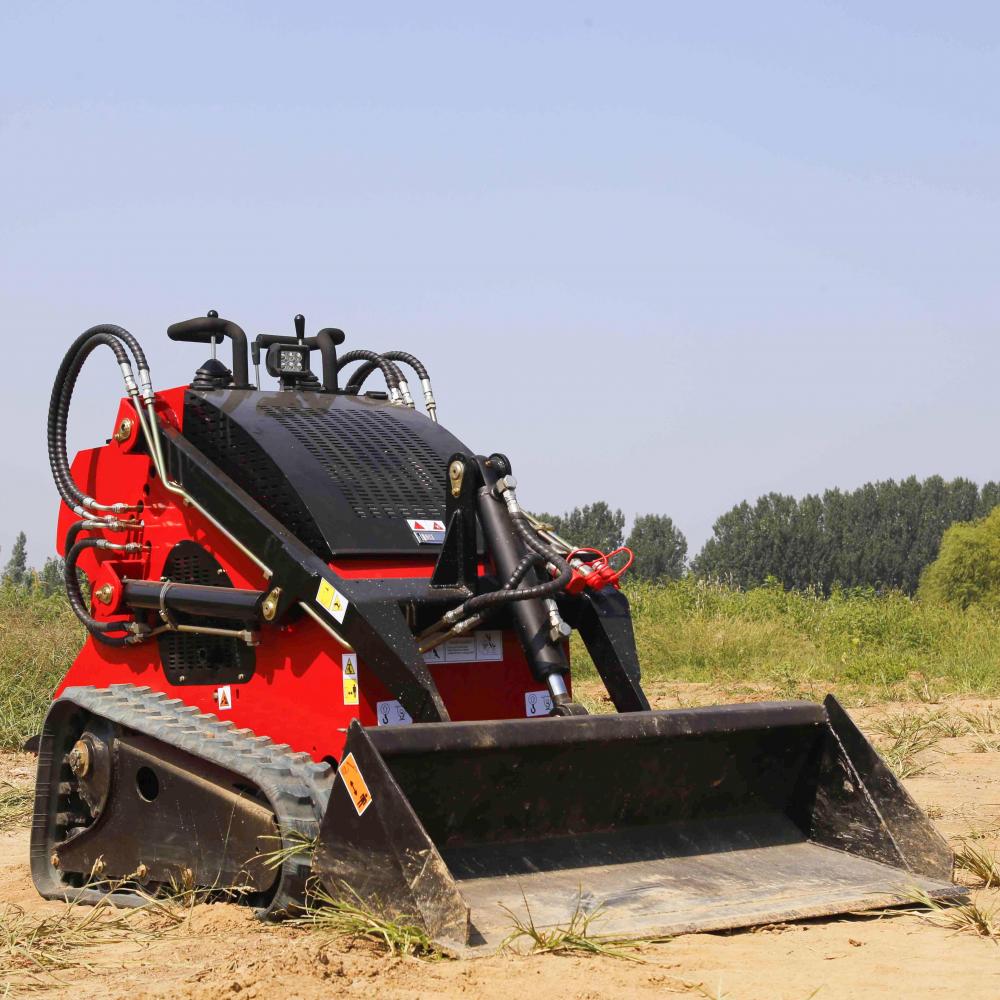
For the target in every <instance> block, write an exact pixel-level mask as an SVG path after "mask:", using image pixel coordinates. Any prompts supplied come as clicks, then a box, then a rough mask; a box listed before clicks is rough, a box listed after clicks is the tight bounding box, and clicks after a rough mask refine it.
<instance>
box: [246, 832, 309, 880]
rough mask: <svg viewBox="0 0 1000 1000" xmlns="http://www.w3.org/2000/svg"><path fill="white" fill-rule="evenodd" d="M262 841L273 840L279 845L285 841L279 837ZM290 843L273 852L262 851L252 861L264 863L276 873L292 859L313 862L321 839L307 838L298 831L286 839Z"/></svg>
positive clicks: (264, 838) (266, 838)
mask: <svg viewBox="0 0 1000 1000" xmlns="http://www.w3.org/2000/svg"><path fill="white" fill-rule="evenodd" d="M261 839H262V840H273V841H275V842H276V843H278V844H283V839H282V838H281V837H277V836H269V837H262V838H261ZM284 839H287V840H288V841H289V843H288V845H287V846H279V847H276V848H275V849H274V850H273V851H262V852H261V853H260V854H257V855H255V856H254V857H253V858H251V859H250V860H251V861H258V860H259V861H263V863H264V867H265V868H267V869H268V870H269V871H275V870H276V869H278V868H280V867H281V866H282V865H283V864H284V863H285V862H286V861H288V860H290V859H291V858H299V857H301V858H303V859H305V860H309V861H311V860H312V856H313V855H314V854H315V853H316V847H317V845H318V844H319V837H318V836H316V837H307V836H306V835H305V834H304V833H299V831H298V830H289V831H288V832H287V833H286V834H285V838H284Z"/></svg>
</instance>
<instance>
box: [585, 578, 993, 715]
mask: <svg viewBox="0 0 1000 1000" xmlns="http://www.w3.org/2000/svg"><path fill="white" fill-rule="evenodd" d="M625 592H626V594H627V596H628V598H629V600H630V602H631V605H632V611H633V617H634V623H635V632H636V639H637V642H638V646H639V655H640V661H641V662H642V665H643V678H644V680H646V681H653V682H655V681H659V680H663V681H666V680H675V681H688V682H690V681H693V682H707V683H710V684H716V685H720V686H725V687H726V688H727V689H728V690H730V691H732V692H737V693H738V692H739V691H740V690H741V689H742V690H745V691H746V692H747V693H748V694H752V695H767V696H771V695H774V696H777V697H795V696H806V697H810V698H814V697H816V696H817V695H818V694H824V693H825V692H826V691H835V692H837V694H838V696H840V697H843V698H845V699H847V700H849V701H853V702H854V703H865V702H871V701H904V700H905V701H910V700H918V701H922V702H925V703H928V704H934V703H936V702H938V701H940V700H941V699H942V698H944V697H946V696H952V695H970V694H975V695H979V696H983V697H990V696H995V695H998V694H1000V671H998V670H997V669H996V664H997V663H998V662H1000V611H998V610H995V609H994V610H989V609H983V608H977V607H973V608H969V609H968V610H965V611H960V610H956V609H953V608H949V607H946V606H941V605H936V604H923V603H921V602H920V601H918V600H915V599H913V598H910V597H907V596H906V595H905V594H901V593H898V592H890V593H887V594H881V595H880V594H876V593H875V592H874V591H871V590H858V591H850V592H847V591H835V592H834V593H833V595H831V596H830V597H829V598H824V597H822V596H820V595H817V594H813V593H803V592H798V591H785V590H783V589H782V588H781V587H780V586H765V587H758V588H755V589H753V590H749V591H741V590H737V589H735V588H732V587H728V586H725V585H722V584H716V583H708V582H705V581H698V580H694V579H683V580H679V581H676V582H673V583H668V584H664V585H653V584H645V583H639V582H631V583H629V584H628V585H627V586H626V588H625ZM573 652H574V657H575V659H574V665H575V667H576V669H577V672H578V676H581V677H594V678H596V673H595V672H594V671H593V666H592V664H591V663H590V660H589V658H588V657H587V654H586V651H585V650H584V648H583V644H582V643H581V642H579V641H578V640H576V639H575V640H574V648H573ZM974 724H981V720H980V723H973V722H970V725H974ZM994 724H995V725H996V726H997V727H998V728H1000V715H998V716H995V717H994Z"/></svg>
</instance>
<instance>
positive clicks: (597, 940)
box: [500, 891, 642, 962]
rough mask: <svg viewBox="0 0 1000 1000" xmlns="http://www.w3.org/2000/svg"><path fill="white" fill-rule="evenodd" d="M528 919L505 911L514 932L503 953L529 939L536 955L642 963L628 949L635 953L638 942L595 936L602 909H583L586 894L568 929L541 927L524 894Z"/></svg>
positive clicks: (530, 949)
mask: <svg viewBox="0 0 1000 1000" xmlns="http://www.w3.org/2000/svg"><path fill="white" fill-rule="evenodd" d="M521 898H522V899H523V900H524V912H525V917H524V919H522V918H521V917H519V916H518V915H517V914H516V913H514V911H513V910H511V909H510V908H509V907H506V906H504V907H502V908H503V910H504V911H505V912H506V913H507V915H508V916H509V917H510V918H511V921H512V923H513V925H514V929H513V930H512V931H511V932H510V933H509V934H508V935H507V936H506V937H505V938H504V939H503V941H502V942H501V944H500V950H501V951H515V952H516V951H517V949H516V948H514V947H513V945H514V944H515V942H518V941H520V940H522V939H526V940H527V941H528V942H529V944H530V948H529V951H530V952H532V953H535V952H558V953H562V954H574V955H580V954H583V955H606V956H608V957H610V958H621V959H625V960H626V961H629V962H641V961H642V959H640V958H637V957H636V956H635V955H630V954H628V952H627V951H626V950H625V949H633V950H634V949H635V948H637V947H638V945H639V941H638V940H637V939H635V938H622V937H614V936H611V935H606V934H594V933H593V932H592V930H591V925H592V924H593V923H594V922H595V921H597V920H600V919H601V917H602V916H603V911H602V908H601V907H599V906H598V907H596V908H595V909H592V910H590V911H589V912H587V911H586V910H585V909H584V905H583V893H582V891H581V892H580V894H579V895H578V896H577V900H576V906H575V907H574V909H573V915H572V916H571V917H570V919H569V923H568V924H565V925H564V926H554V927H539V926H538V925H537V924H536V923H535V920H534V917H532V915H531V908H530V907H529V906H528V900H527V898H526V897H525V896H524V894H523V893H522V895H521Z"/></svg>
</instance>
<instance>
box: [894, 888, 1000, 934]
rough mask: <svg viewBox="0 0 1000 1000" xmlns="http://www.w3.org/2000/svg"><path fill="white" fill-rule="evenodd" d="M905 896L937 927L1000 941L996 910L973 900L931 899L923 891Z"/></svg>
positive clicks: (915, 890)
mask: <svg viewBox="0 0 1000 1000" xmlns="http://www.w3.org/2000/svg"><path fill="white" fill-rule="evenodd" d="M907 896H908V897H909V898H910V900H911V901H912V902H914V903H916V904H917V905H918V906H920V907H922V910H921V911H920V914H921V916H923V917H924V918H925V919H926V920H928V921H929V922H930V923H932V924H934V925H935V926H937V927H946V928H948V929H949V930H954V931H963V932H967V933H971V934H977V935H979V936H980V937H985V938H989V939H990V940H992V941H996V940H998V939H1000V923H998V922H997V911H996V909H987V908H986V907H984V906H981V905H980V904H979V903H978V902H977V901H976V900H975V899H966V900H939V899H932V898H931V897H930V896H928V895H927V893H926V892H924V890H923V889H911V890H910V891H909V892H907Z"/></svg>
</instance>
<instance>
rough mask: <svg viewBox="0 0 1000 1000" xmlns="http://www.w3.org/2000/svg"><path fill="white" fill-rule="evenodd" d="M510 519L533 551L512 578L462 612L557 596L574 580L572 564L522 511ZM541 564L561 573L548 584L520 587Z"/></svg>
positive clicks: (464, 608) (482, 595)
mask: <svg viewBox="0 0 1000 1000" xmlns="http://www.w3.org/2000/svg"><path fill="white" fill-rule="evenodd" d="M511 520H512V521H513V523H514V527H515V528H516V529H517V533H518V534H519V535H520V536H521V538H522V539H523V540H524V542H525V544H526V545H527V546H528V548H529V549H531V552H530V553H528V554H527V555H526V556H524V558H523V559H521V561H520V562H519V563H518V564H517V566H516V567H515V568H514V572H513V573H512V574H511V577H510V579H509V580H508V581H507V582H506V583H505V584H504V586H503V587H502V588H501V589H500V590H492V591H490V592H489V593H486V594H478V595H477V596H476V597H472V598H470V599H469V600H467V601H466V602H465V603H464V604H463V605H462V615H463V617H464V616H466V615H470V614H473V613H475V612H476V611H481V610H483V609H484V608H494V607H499V606H501V605H504V604H511V603H513V602H515V601H528V600H532V599H533V598H545V597H554V596H555V595H556V594H558V593H560V592H561V591H563V590H565V589H566V587H567V586H568V585H569V582H570V580H572V579H573V567H572V566H570V564H569V563H568V562H566V560H565V559H563V557H562V556H561V555H560V554H559V553H558V552H556V550H555V549H553V548H551V547H550V546H548V545H546V544H545V543H544V542H543V541H542V540H541V539H540V538H539V537H538V536H537V535H536V534H535V532H534V531H533V529H532V527H531V525H530V524H529V523H528V521H527V519H526V518H525V517H524V515H523V514H521V513H517V514H511ZM538 563H545V564H551V565H553V566H554V567H555V568H556V569H557V570H558V571H559V572H558V575H557V576H555V577H553V578H552V579H551V580H547V581H546V582H545V583H539V584H535V585H533V586H531V587H519V584H520V583H521V581H522V580H523V579H524V577H525V575H526V574H527V573H528V571H529V570H530V569H531V567H532V566H534V565H537V564H538Z"/></svg>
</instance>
